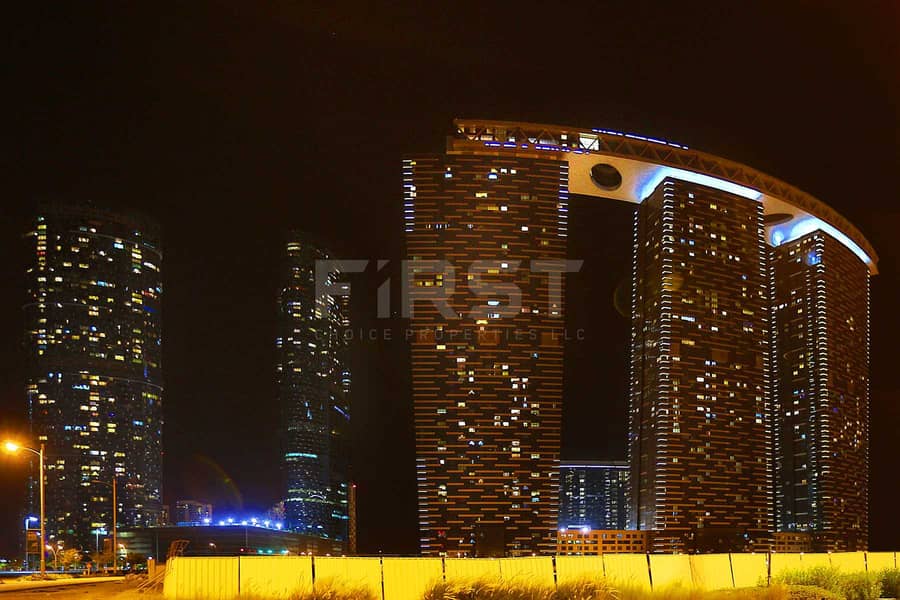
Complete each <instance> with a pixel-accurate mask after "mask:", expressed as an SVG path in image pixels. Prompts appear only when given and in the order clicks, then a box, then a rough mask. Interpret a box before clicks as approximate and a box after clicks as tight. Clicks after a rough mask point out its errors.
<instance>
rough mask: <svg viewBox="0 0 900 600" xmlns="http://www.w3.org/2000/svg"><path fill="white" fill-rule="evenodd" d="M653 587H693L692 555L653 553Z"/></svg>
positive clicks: (651, 567) (651, 563) (651, 574)
mask: <svg viewBox="0 0 900 600" xmlns="http://www.w3.org/2000/svg"><path fill="white" fill-rule="evenodd" d="M650 576H651V577H652V579H653V589H655V590H659V589H662V588H666V587H672V586H680V587H691V557H690V556H688V555H687V554H651V555H650Z"/></svg>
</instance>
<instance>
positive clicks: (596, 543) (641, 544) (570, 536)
mask: <svg viewBox="0 0 900 600" xmlns="http://www.w3.org/2000/svg"><path fill="white" fill-rule="evenodd" d="M650 533H651V532H649V531H635V530H630V529H587V528H584V529H560V530H559V533H558V535H557V538H556V553H557V554H562V555H578V556H584V555H596V554H619V553H628V552H632V553H633V552H647V549H648V548H649V547H650Z"/></svg>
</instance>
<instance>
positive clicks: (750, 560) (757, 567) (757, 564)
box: [730, 554, 769, 588]
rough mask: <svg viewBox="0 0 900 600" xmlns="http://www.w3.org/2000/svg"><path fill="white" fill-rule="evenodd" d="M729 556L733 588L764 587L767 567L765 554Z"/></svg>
mask: <svg viewBox="0 0 900 600" xmlns="http://www.w3.org/2000/svg"><path fill="white" fill-rule="evenodd" d="M730 556H731V573H732V575H733V576H734V587H739V588H741V587H753V586H756V585H760V584H762V585H766V583H767V580H768V577H769V576H768V569H769V567H768V563H767V562H766V561H767V556H766V555H765V554H731V555H730Z"/></svg>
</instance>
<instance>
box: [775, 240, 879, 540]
mask: <svg viewBox="0 0 900 600" xmlns="http://www.w3.org/2000/svg"><path fill="white" fill-rule="evenodd" d="M771 262H772V271H773V275H774V277H773V279H774V282H773V283H774V285H773V292H774V293H773V299H772V304H773V311H772V332H773V336H772V355H773V360H772V362H773V365H774V369H775V371H776V377H775V378H774V384H775V393H774V394H773V404H774V411H773V412H774V415H775V418H774V429H775V431H774V434H775V435H774V441H775V475H776V477H775V508H776V512H775V521H776V526H777V531H779V532H784V533H785V534H787V533H792V532H793V533H798V532H806V533H809V534H811V538H812V540H813V542H812V543H813V546H812V549H813V550H815V551H836V552H842V551H858V550H866V549H867V541H868V489H869V468H868V459H869V269H868V267H867V266H866V264H865V263H864V262H863V261H862V260H861V259H860V257H859V256H857V255H856V254H854V252H853V251H851V250H850V249H849V248H847V247H846V246H845V245H844V244H842V243H841V242H840V241H838V240H837V239H836V238H835V237H833V236H831V235H829V234H828V233H825V232H823V231H813V232H812V233H809V234H807V235H805V236H803V237H801V238H799V239H797V240H794V241H792V242H787V243H784V244H782V245H780V246H778V247H776V248H773V249H772V250H771Z"/></svg>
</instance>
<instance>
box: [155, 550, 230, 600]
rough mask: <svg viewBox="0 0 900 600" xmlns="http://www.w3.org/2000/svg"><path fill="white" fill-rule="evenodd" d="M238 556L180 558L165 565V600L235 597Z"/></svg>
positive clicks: (222, 599) (216, 599)
mask: <svg viewBox="0 0 900 600" xmlns="http://www.w3.org/2000/svg"><path fill="white" fill-rule="evenodd" d="M238 560H239V559H238V557H236V556H233V557H232V556H210V557H187V556H180V557H178V558H173V559H170V560H169V561H167V562H166V579H165V584H164V586H163V597H164V598H166V600H232V598H237V597H238Z"/></svg>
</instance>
